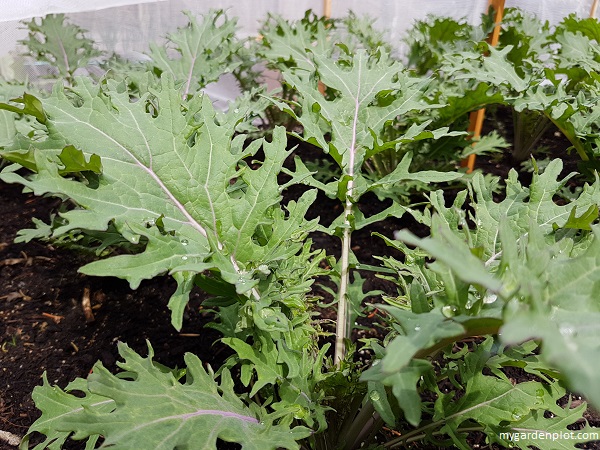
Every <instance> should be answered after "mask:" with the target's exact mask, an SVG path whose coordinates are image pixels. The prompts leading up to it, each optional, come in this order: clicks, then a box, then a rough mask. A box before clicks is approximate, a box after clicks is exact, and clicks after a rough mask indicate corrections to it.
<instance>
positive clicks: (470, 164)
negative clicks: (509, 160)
mask: <svg viewBox="0 0 600 450" xmlns="http://www.w3.org/2000/svg"><path fill="white" fill-rule="evenodd" d="M594 1H595V2H598V0H594ZM488 7H492V8H493V9H494V23H495V24H496V26H495V27H494V30H493V31H492V32H491V33H490V35H489V36H488V38H487V41H488V43H489V44H490V45H491V46H492V47H495V46H496V45H497V44H498V41H499V39H500V30H501V27H500V22H501V21H502V17H503V16H504V0H489V3H488ZM484 117H485V108H481V109H478V110H477V111H472V112H471V114H470V115H469V127H468V128H467V131H468V132H469V133H472V138H471V139H479V137H480V136H481V127H482V126H483V119H484ZM460 165H461V166H462V167H466V168H467V173H471V172H473V169H474V168H475V155H469V156H468V157H467V158H466V159H464V160H462V162H461V164H460Z"/></svg>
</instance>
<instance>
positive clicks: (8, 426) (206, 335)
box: [0, 135, 600, 450]
mask: <svg viewBox="0 0 600 450" xmlns="http://www.w3.org/2000/svg"><path fill="white" fill-rule="evenodd" d="M547 139H548V140H549V141H550V142H553V143H554V145H556V138H553V136H552V135H549V136H548V138H547ZM564 148H565V147H562V151H563V152H564ZM509 163H510V161H507V160H506V159H504V160H498V161H496V160H493V159H489V158H487V159H484V160H481V159H480V161H479V167H483V168H484V170H485V171H487V172H492V173H495V174H498V175H502V176H505V174H506V173H507V172H508V168H509V166H510V164H509ZM567 170H568V171H570V169H569V168H567ZM21 190H22V188H21V187H20V186H16V185H7V184H0V217H2V218H3V219H2V222H0V431H4V432H9V433H12V434H13V435H16V436H23V435H24V434H25V433H26V431H27V429H28V427H29V426H30V425H31V424H32V423H33V422H34V421H35V420H36V419H37V418H38V417H39V414H40V412H39V411H38V410H37V409H36V408H35V405H34V403H33V401H32V399H31V392H32V390H33V388H34V387H35V386H37V385H39V384H41V382H42V376H43V374H44V373H45V374H46V376H47V378H48V380H49V381H50V382H51V383H52V384H57V385H58V386H61V387H63V388H64V387H65V386H66V385H67V383H68V382H69V381H71V380H73V379H74V378H76V377H86V375H87V374H88V373H89V372H90V370H91V368H92V366H93V365H94V363H95V362H96V361H101V362H102V363H103V364H104V365H105V366H106V367H107V368H109V369H110V370H113V371H114V370H117V366H116V361H117V358H118V355H117V345H116V344H117V342H118V341H122V342H126V343H127V344H128V345H129V346H131V347H132V348H133V349H134V350H135V351H137V352H140V353H142V354H144V355H145V354H147V341H148V340H149V341H150V342H151V344H152V347H153V349H154V352H155V360H157V361H159V362H160V363H162V364H165V365H167V366H170V367H175V366H179V367H181V366H182V365H183V355H184V353H185V352H193V353H195V354H196V355H198V356H199V358H200V359H201V360H202V361H203V362H204V363H205V364H210V365H212V366H213V367H218V366H219V365H220V364H221V363H222V362H223V360H224V359H225V358H226V357H227V355H228V354H229V352H228V350H227V348H225V347H224V346H221V345H219V344H218V343H217V344H214V343H215V341H216V340H217V339H218V337H219V335H218V333H217V332H216V331H214V330H211V329H207V328H204V325H205V324H207V323H208V322H210V320H211V315H210V314H209V313H207V312H204V311H203V310H202V300H203V294H202V293H201V292H200V291H194V292H193V294H192V296H191V297H192V298H191V301H190V304H189V307H188V309H187V312H186V314H185V318H184V325H183V328H182V330H181V331H180V332H178V331H176V330H175V329H174V328H173V327H172V326H171V324H170V313H169V310H168V309H167V306H166V305H167V301H168V299H169V297H170V295H171V294H172V293H173V291H174V290H175V283H174V282H173V280H172V279H171V278H169V277H158V278H155V279H153V280H150V281H146V282H143V283H142V285H141V286H140V287H139V288H138V289H137V290H136V291H132V290H131V289H130V288H129V286H128V284H127V283H126V282H124V281H123V280H119V279H116V278H101V277H88V276H85V275H82V274H79V273H78V272H77V269H78V268H79V267H81V266H82V265H83V264H85V263H86V262H89V261H91V260H93V259H94V258H95V256H94V255H90V254H81V253H79V252H74V251H69V250H66V249H63V248H55V247H53V246H52V245H48V244H45V243H42V242H37V241H32V242H30V243H20V244H16V243H14V242H13V241H14V238H15V236H16V233H17V231H19V230H20V229H23V228H30V227H32V223H31V218H32V217H37V218H39V219H41V220H44V221H48V219H49V216H50V213H51V212H52V211H53V210H55V208H56V207H57V206H58V204H59V200H56V199H51V198H41V197H35V196H33V195H32V194H24V193H22V192H21ZM367 200H368V199H367ZM376 204H377V202H369V201H366V202H365V203H364V205H363V208H364V209H366V210H365V211H364V212H365V214H366V215H370V214H372V213H374V212H377V211H369V208H372V206H369V205H376ZM340 208H341V207H340V206H339V204H338V203H337V202H335V201H332V200H329V199H326V198H323V197H319V202H318V204H317V208H316V211H317V213H314V212H311V214H313V215H315V216H316V215H317V214H321V215H322V219H323V220H324V222H325V223H330V222H331V221H332V220H333V218H334V217H336V216H337V215H339V214H340V212H341V209H340ZM400 228H409V229H412V230H413V231H414V232H417V233H418V234H422V232H423V230H422V229H419V228H418V224H416V223H415V222H414V221H411V220H409V219H408V218H403V219H401V220H399V219H389V220H386V221H384V222H381V223H380V224H377V226H376V229H373V228H371V229H369V230H361V231H358V232H356V233H355V234H353V249H354V251H355V253H356V254H357V256H358V258H359V260H361V261H362V262H363V263H366V264H377V263H378V262H377V261H376V260H375V259H373V257H372V256H373V255H385V254H390V251H391V249H390V248H389V247H386V246H385V244H384V243H383V241H382V240H381V239H378V238H376V237H373V236H371V232H372V231H377V232H380V233H382V234H384V235H387V236H390V237H391V236H392V235H393V231H394V230H397V229H400ZM313 240H314V241H316V245H315V247H317V248H322V249H324V250H326V251H327V254H329V255H334V256H338V254H339V240H338V239H337V238H331V237H328V236H325V235H323V234H315V235H314V236H313ZM364 276H365V277H366V278H367V282H366V285H365V288H366V289H368V290H371V289H382V290H385V291H388V292H390V293H391V294H392V295H393V293H394V290H393V286H392V285H391V284H387V283H386V282H384V281H382V280H380V279H379V278H376V277H374V276H373V275H372V274H371V273H364ZM84 299H85V301H84ZM87 299H89V307H90V308H91V309H90V308H86V307H85V306H84V303H85V302H87V301H88V300H87ZM90 311H91V313H92V314H93V318H92V317H91V316H90V315H89V313H90ZM86 313H87V314H88V317H87V319H86ZM330 314H332V313H331V312H330ZM366 332H367V333H369V332H370V333H377V331H376V329H375V328H371V329H370V330H369V329H368V327H367V331H366ZM521 375H523V374H521ZM516 376H517V377H518V376H519V375H518V374H517V375H516ZM523 376H526V375H523ZM587 418H588V420H590V421H591V424H592V425H593V426H598V425H600V420H598V418H597V417H596V416H595V415H593V414H592V413H591V412H590V413H589V414H588V416H587ZM470 442H471V445H472V446H473V448H484V447H486V444H485V442H484V440H483V437H482V435H473V436H472V438H471V441H470ZM14 448H15V447H14V446H12V445H10V444H9V443H8V442H7V441H6V440H2V439H0V449H7V450H11V449H14ZM69 448H79V447H77V444H74V445H73V444H70V445H69ZM487 448H489V447H487ZM494 448H499V447H494ZM585 448H600V446H595V444H588V445H587V446H586V447H585Z"/></svg>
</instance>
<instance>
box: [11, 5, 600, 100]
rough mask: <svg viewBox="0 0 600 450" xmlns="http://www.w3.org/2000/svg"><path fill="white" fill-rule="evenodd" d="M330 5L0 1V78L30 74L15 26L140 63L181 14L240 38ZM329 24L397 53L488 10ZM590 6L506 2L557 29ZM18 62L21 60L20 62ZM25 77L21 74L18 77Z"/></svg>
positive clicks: (227, 92) (442, 9)
mask: <svg viewBox="0 0 600 450" xmlns="http://www.w3.org/2000/svg"><path fill="white" fill-rule="evenodd" d="M326 1H327V0H295V1H291V0H237V1H234V0H87V1H85V0H0V78H2V77H4V78H13V77H16V78H21V79H22V78H24V77H25V76H27V74H28V70H27V67H25V68H22V69H21V70H19V67H18V66H19V64H14V63H13V62H14V59H13V58H12V57H8V56H7V55H9V54H12V55H16V54H18V53H19V52H20V51H19V49H18V44H17V42H18V40H20V39H24V38H25V37H26V36H27V32H26V30H25V29H24V28H23V25H21V24H20V23H19V20H27V19H30V18H33V17H42V16H44V15H46V14H52V13H66V14H67V15H68V18H69V21H70V22H71V23H75V24H77V25H79V26H80V27H82V28H84V29H86V30H88V33H87V35H88V37H90V38H91V39H93V40H94V41H95V42H96V43H97V44H98V46H99V47H100V48H101V49H104V50H108V51H109V52H110V51H114V52H117V53H119V54H121V55H123V56H125V57H128V58H132V59H137V58H143V53H144V52H145V51H146V50H147V49H148V44H149V42H162V41H163V40H164V36H165V35H166V34H167V33H169V32H171V31H174V30H175V29H176V28H177V27H181V26H183V25H185V24H186V22H187V18H186V17H185V16H184V15H183V14H182V13H181V11H184V10H185V11H190V12H192V13H194V14H204V13H207V12H208V11H209V10H211V9H225V10H227V13H228V15H229V16H230V17H237V18H238V26H239V34H240V36H241V37H246V36H253V35H255V34H256V32H257V30H258V28H259V26H260V23H261V22H262V21H263V20H264V19H265V18H266V17H267V14H268V13H271V14H279V15H282V16H283V17H285V18H287V19H300V18H301V17H302V16H303V15H304V12H305V11H306V10H307V9H312V10H313V11H314V12H316V13H318V14H322V13H323V12H324V8H325V2H326ZM330 1H331V3H330V5H331V15H332V17H343V16H345V15H346V14H347V13H348V11H349V10H352V11H354V12H355V13H356V14H358V15H368V16H370V17H372V18H375V19H377V22H376V26H377V27H378V28H380V29H382V30H386V34H387V38H388V40H389V41H390V42H391V43H392V44H393V45H394V46H395V47H396V49H397V50H398V51H399V53H400V54H402V53H404V50H405V49H404V48H403V45H402V38H403V36H404V35H405V34H406V31H407V30H408V29H409V28H410V27H411V26H412V25H413V23H414V22H415V21H417V20H423V19H425V18H426V17H427V16H428V15H437V16H449V17H453V18H455V19H465V20H466V21H467V22H469V23H473V24H477V23H479V22H480V20H481V14H482V13H483V12H485V11H487V6H488V0H330ZM592 3H593V0H506V7H520V8H522V9H524V10H525V11H528V12H531V13H533V14H535V15H536V16H537V17H539V18H540V19H542V20H548V21H549V22H550V23H552V24H556V23H558V22H560V21H561V20H562V18H563V17H565V16H567V15H569V14H571V13H575V14H577V15H578V16H579V17H588V16H589V13H590V9H591V6H592ZM17 59H18V58H17ZM19 72H23V73H19ZM207 90H208V91H210V93H211V96H213V97H214V98H215V100H221V101H224V102H226V101H227V100H228V99H229V98H233V97H235V95H237V92H235V91H237V89H235V84H234V83H233V82H232V80H226V79H224V80H222V82H220V83H218V84H216V85H211V86H209V87H208V89H207Z"/></svg>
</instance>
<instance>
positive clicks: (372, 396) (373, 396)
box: [369, 391, 379, 402]
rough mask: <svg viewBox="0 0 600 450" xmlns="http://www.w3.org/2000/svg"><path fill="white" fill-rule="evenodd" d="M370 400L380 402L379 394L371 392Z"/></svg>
mask: <svg viewBox="0 0 600 450" xmlns="http://www.w3.org/2000/svg"><path fill="white" fill-rule="evenodd" d="M369 398H370V399H371V400H373V401H374V402H376V401H378V400H379V392H377V391H371V392H369Z"/></svg>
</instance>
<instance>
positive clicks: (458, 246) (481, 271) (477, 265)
mask: <svg viewBox="0 0 600 450" xmlns="http://www.w3.org/2000/svg"><path fill="white" fill-rule="evenodd" d="M432 227H433V229H432V237H429V238H422V239H421V238H417V237H415V236H414V235H413V234H412V233H410V232H409V231H406V230H400V231H398V232H397V233H396V235H395V238H396V239H398V240H401V241H403V242H405V243H407V244H409V245H415V246H418V247H420V248H422V249H423V250H425V251H427V253H428V254H430V255H432V256H433V257H434V258H435V259H436V261H438V262H441V263H442V264H443V265H444V266H446V267H450V268H452V270H453V271H454V273H455V274H456V275H457V276H458V277H459V278H460V279H461V280H463V281H465V282H467V283H471V284H478V285H481V286H485V287H486V288H487V289H489V290H491V291H492V292H499V291H500V290H501V288H502V283H501V282H500V281H499V280H498V279H496V278H495V277H493V276H492V275H490V274H489V272H488V271H487V270H486V269H485V266H484V264H483V262H482V261H481V260H480V259H479V258H477V257H476V256H474V255H473V253H472V251H471V248H469V246H468V245H467V244H465V243H464V242H463V241H462V240H461V239H460V238H459V237H457V236H456V235H455V234H454V233H452V232H451V231H450V229H449V228H448V227H447V225H446V224H445V223H444V222H442V221H439V220H437V219H436V218H435V217H434V222H433V224H432Z"/></svg>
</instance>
